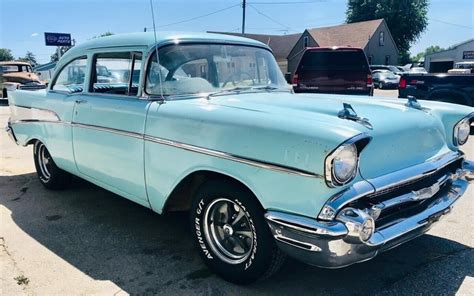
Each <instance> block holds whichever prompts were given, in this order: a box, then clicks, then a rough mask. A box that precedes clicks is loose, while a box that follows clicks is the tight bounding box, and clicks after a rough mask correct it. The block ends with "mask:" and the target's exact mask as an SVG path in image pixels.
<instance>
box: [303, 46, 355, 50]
mask: <svg viewBox="0 0 474 296" xmlns="http://www.w3.org/2000/svg"><path fill="white" fill-rule="evenodd" d="M350 49H352V50H357V51H359V50H362V48H360V47H350V46H332V47H307V48H306V51H317V50H350Z"/></svg>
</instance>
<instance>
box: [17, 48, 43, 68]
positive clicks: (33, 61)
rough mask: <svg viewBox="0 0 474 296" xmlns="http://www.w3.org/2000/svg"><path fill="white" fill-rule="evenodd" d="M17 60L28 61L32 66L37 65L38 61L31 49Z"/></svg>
mask: <svg viewBox="0 0 474 296" xmlns="http://www.w3.org/2000/svg"><path fill="white" fill-rule="evenodd" d="M18 60H19V61H23V62H27V63H30V65H31V66H33V67H34V66H36V65H38V61H37V60H36V56H35V54H34V53H32V52H31V51H27V52H26V55H25V56H24V57H19V58H18Z"/></svg>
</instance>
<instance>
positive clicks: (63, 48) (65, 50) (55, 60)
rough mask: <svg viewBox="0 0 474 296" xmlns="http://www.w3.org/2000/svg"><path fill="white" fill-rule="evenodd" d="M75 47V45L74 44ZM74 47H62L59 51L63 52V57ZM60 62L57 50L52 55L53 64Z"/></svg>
mask: <svg viewBox="0 0 474 296" xmlns="http://www.w3.org/2000/svg"><path fill="white" fill-rule="evenodd" d="M73 46H74V44H73ZM71 48H72V46H60V47H59V50H60V51H61V56H63V55H64V54H65V53H66V52H67V51H68V50H70V49H71ZM57 61H59V57H58V51H57V50H56V51H55V52H54V53H53V54H52V55H51V62H57Z"/></svg>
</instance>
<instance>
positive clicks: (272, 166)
mask: <svg viewBox="0 0 474 296" xmlns="http://www.w3.org/2000/svg"><path fill="white" fill-rule="evenodd" d="M13 123H60V124H69V125H71V126H72V127H78V128H85V129H93V130H98V131H103V132H109V133H113V134H117V135H121V136H126V137H131V138H135V139H139V140H144V141H148V142H153V143H157V144H161V145H166V146H170V147H175V148H179V149H182V150H187V151H191V152H196V153H200V154H204V155H208V156H212V157H217V158H221V159H226V160H230V161H234V162H239V163H243V164H247V165H251V166H254V167H258V168H263V169H268V170H272V171H277V172H282V173H287V174H292V175H297V176H303V177H311V178H323V176H322V175H319V174H317V173H313V172H309V171H305V170H301V169H297V168H293V167H287V166H283V165H279V164H275V163H270V162H266V161H261V160H256V159H251V158H248V157H245V156H239V155H234V154H231V153H227V152H222V151H218V150H213V149H208V148H204V147H199V146H195V145H190V144H186V143H182V142H177V141H173V140H168V139H163V138H158V137H154V136H149V135H144V134H141V133H136V132H129V131H124V130H120V129H115V128H109V127H103V126H97V125H90V124H82V123H78V122H66V121H47V120H22V121H17V122H12V124H13Z"/></svg>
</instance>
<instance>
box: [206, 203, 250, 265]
mask: <svg viewBox="0 0 474 296" xmlns="http://www.w3.org/2000/svg"><path fill="white" fill-rule="evenodd" d="M250 221H251V220H250V217H249V216H248V215H247V213H246V212H245V210H244V209H242V207H241V206H240V205H239V204H237V203H236V202H234V201H232V200H229V199H226V198H220V199H216V200H214V201H213V202H212V203H211V204H209V206H208V207H207V208H206V211H205V213H204V235H205V237H206V240H207V242H208V243H209V245H210V247H211V249H212V250H213V251H214V253H215V254H216V255H217V256H218V257H219V258H220V259H221V260H223V261H225V262H227V263H230V264H239V263H241V262H243V261H245V260H246V259H247V258H248V257H249V256H250V254H251V251H252V248H253V244H254V233H253V231H252V228H251V223H250Z"/></svg>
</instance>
